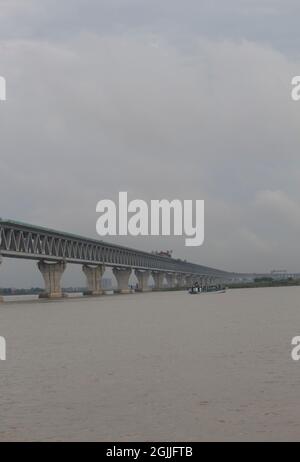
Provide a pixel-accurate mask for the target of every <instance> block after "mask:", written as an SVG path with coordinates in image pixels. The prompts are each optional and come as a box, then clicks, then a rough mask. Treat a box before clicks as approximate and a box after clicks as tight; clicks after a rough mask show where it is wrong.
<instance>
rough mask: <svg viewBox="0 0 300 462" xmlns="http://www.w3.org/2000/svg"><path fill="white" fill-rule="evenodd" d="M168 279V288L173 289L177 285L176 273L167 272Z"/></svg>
mask: <svg viewBox="0 0 300 462" xmlns="http://www.w3.org/2000/svg"><path fill="white" fill-rule="evenodd" d="M166 279H167V283H168V288H169V289H173V288H174V287H176V285H175V284H176V275H175V274H174V273H167V274H166Z"/></svg>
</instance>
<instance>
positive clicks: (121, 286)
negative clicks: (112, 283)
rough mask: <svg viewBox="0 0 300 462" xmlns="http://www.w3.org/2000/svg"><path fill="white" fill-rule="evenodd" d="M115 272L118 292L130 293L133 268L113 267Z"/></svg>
mask: <svg viewBox="0 0 300 462" xmlns="http://www.w3.org/2000/svg"><path fill="white" fill-rule="evenodd" d="M113 274H114V276H115V278H116V280H117V283H118V292H119V293H120V294H129V293H130V289H129V287H128V285H129V278H130V275H131V268H113Z"/></svg>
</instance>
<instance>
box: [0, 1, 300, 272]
mask: <svg viewBox="0 0 300 462" xmlns="http://www.w3.org/2000/svg"><path fill="white" fill-rule="evenodd" d="M64 6H65V4H64ZM53 8H54V7H53ZM63 8H64V7H63ZM51 11H52V10H51ZM55 11H56V14H58V11H59V10H58V9H56V10H55ZM7 14H8V13H7ZM10 14H13V15H15V14H16V11H15V12H12V11H11V13H10ZM36 14H37V13H36ZM53 14H54V10H53ZM69 32H70V31H69ZM153 43H155V45H156V46H153ZM0 50H1V69H0V74H3V75H5V77H6V79H7V85H8V90H7V91H8V101H7V102H6V103H5V105H1V106H0V136H1V138H0V139H1V182H0V206H1V215H2V216H4V217H8V218H16V219H20V220H23V221H28V222H32V223H36V224H42V225H46V226H51V227H53V228H58V229H65V230H66V231H72V232H75V233H76V232H78V233H83V234H86V235H91V236H95V223H96V218H97V216H96V213H95V206H96V203H97V202H98V200H100V199H103V198H112V199H117V194H118V192H119V191H122V190H125V191H128V192H129V198H130V199H133V198H140V199H146V200H150V199H158V198H167V199H174V198H179V199H185V198H187V199H205V201H206V233H205V244H204V246H203V247H200V248H199V249H196V250H195V249H193V250H191V249H188V248H185V247H184V246H183V240H182V239H179V240H177V239H173V240H171V241H169V240H167V239H161V240H155V239H150V238H149V239H148V240H143V239H130V238H128V239H124V238H123V239H117V241H118V242H120V243H123V244H127V245H130V246H136V247H139V248H144V249H146V250H151V249H153V248H172V247H173V250H174V253H175V255H176V256H179V257H184V258H187V259H189V260H193V261H198V262H200V263H203V264H207V265H211V266H216V267H220V268H224V269H228V270H236V271H265V270H268V269H270V268H273V267H276V266H282V264H284V266H286V267H287V268H288V269H290V270H297V269H299V251H298V250H297V249H298V247H299V246H298V243H297V236H296V233H295V227H296V226H297V219H296V218H295V216H296V215H297V214H298V216H299V213H298V212H299V209H298V208H297V203H298V202H299V196H300V189H299V172H300V161H299V155H298V153H299V148H300V137H299V127H300V105H297V104H295V103H294V102H292V101H291V99H290V82H291V76H292V75H294V74H295V70H296V69H297V66H299V64H300V63H299V62H297V61H296V60H295V59H291V58H290V57H288V56H286V55H284V54H283V53H282V52H279V51H276V50H275V49H273V48H271V47H270V46H268V45H266V44H265V43H264V44H262V43H257V42H251V41H249V40H239V41H237V40H232V39H222V40H220V39H218V40H217V39H212V38H210V37H205V38H204V37H200V36H197V37H196V36H195V37H194V40H193V47H192V48H191V49H190V50H189V51H187V50H186V49H183V48H181V47H178V46H177V45H176V44H175V43H174V42H173V41H172V40H167V39H166V36H165V35H163V34H160V33H159V32H157V33H156V34H155V41H154V42H153V34H152V35H151V33H149V31H147V30H142V29H140V30H134V31H133V30H131V31H130V32H128V33H127V34H112V33H111V31H110V33H108V32H107V33H104V31H103V30H101V33H96V32H95V31H94V30H93V28H92V27H90V30H89V31H88V32H87V31H79V32H78V33H76V34H71V33H70V34H69V35H68V37H65V38H64V39H63V40H62V39H61V40H57V39H56V40H54V39H52V38H51V36H49V37H48V38H47V40H45V39H43V40H41V39H40V38H37V37H31V38H30V39H28V38H24V37H18V38H15V37H13V38H5V39H2V40H0ZM296 73H297V72H296ZM276 191H281V192H280V193H276ZM288 216H289V217H290V218H288ZM293 216H294V218H292V217H293ZM275 222H276V228H274V223H275ZM286 223H288V225H287V226H285V225H286ZM283 225H284V229H283V228H282V226H283ZM279 229H280V230H281V231H280V233H281V234H280V236H279V235H278V232H277V230H279ZM283 232H284V233H285V238H284V239H283V238H282V233H283ZM170 242H171V244H170ZM279 247H280V248H279ZM278 262H279V263H278ZM19 277H20V281H21V280H22V277H23V276H22V274H21V272H20V276H19Z"/></svg>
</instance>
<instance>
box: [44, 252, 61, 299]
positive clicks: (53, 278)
mask: <svg viewBox="0 0 300 462" xmlns="http://www.w3.org/2000/svg"><path fill="white" fill-rule="evenodd" d="M38 269H39V270H40V272H41V273H42V276H43V278H44V281H45V292H44V293H42V294H40V298H60V297H62V295H63V294H62V290H61V286H60V280H61V277H62V275H63V272H64V271H65V269H66V262H64V261H61V262H58V263H47V262H45V261H43V260H41V261H39V262H38Z"/></svg>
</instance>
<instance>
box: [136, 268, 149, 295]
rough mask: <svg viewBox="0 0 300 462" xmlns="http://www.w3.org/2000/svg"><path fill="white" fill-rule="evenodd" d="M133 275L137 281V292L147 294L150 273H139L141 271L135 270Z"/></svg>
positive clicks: (147, 271)
mask: <svg viewBox="0 0 300 462" xmlns="http://www.w3.org/2000/svg"><path fill="white" fill-rule="evenodd" d="M135 275H136V277H137V280H138V290H139V291H141V292H148V291H149V290H151V289H150V287H149V286H148V281H149V276H150V271H149V270H146V271H141V270H137V269H136V270H135Z"/></svg>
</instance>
